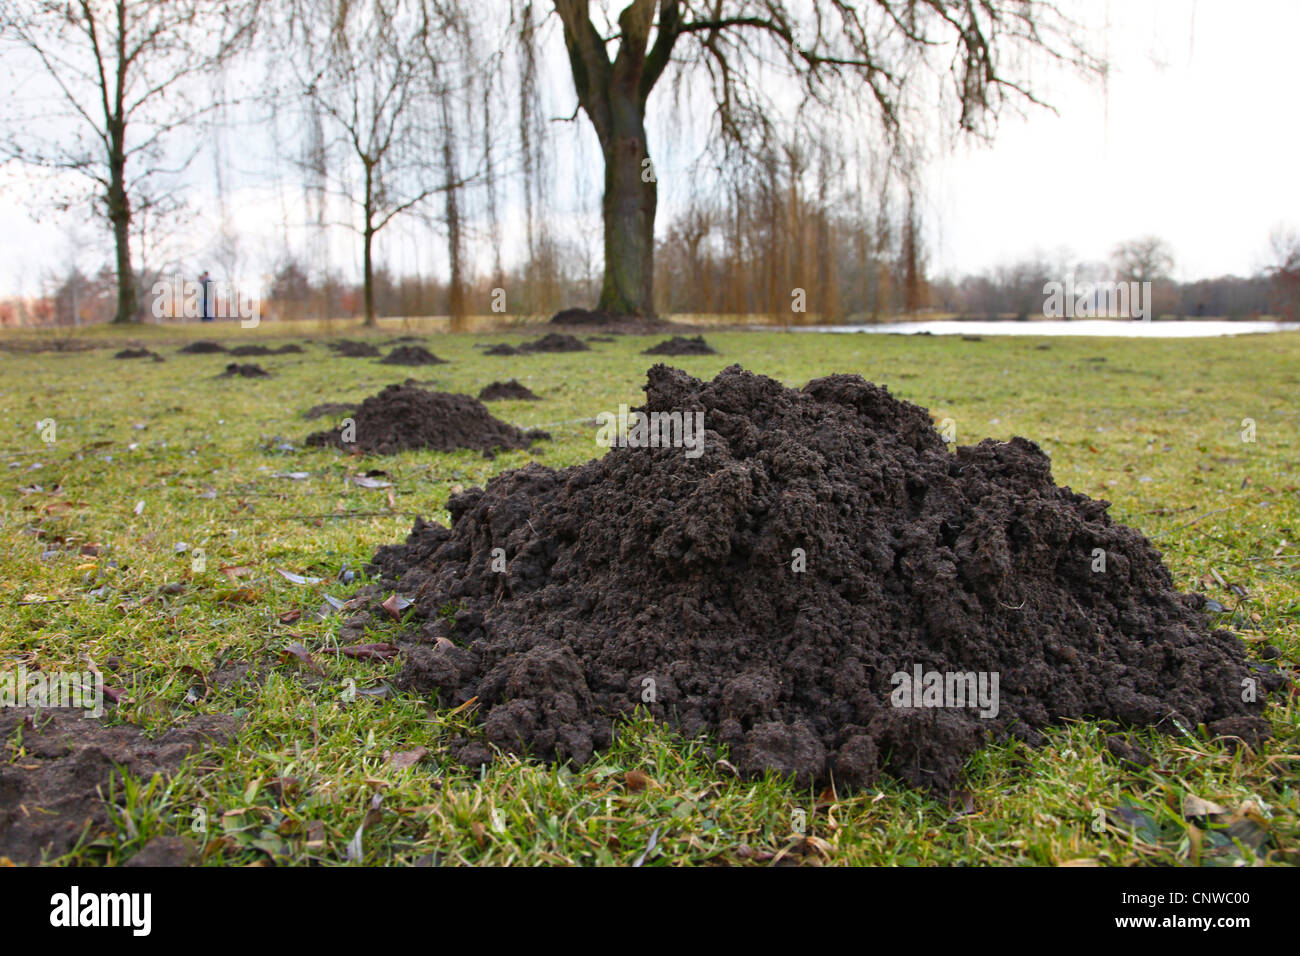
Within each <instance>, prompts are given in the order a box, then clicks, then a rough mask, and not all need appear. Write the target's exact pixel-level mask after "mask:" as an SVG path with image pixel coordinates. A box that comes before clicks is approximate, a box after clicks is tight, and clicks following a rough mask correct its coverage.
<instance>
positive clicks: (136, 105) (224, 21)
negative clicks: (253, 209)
mask: <svg viewBox="0 0 1300 956" xmlns="http://www.w3.org/2000/svg"><path fill="white" fill-rule="evenodd" d="M258 8H259V3H258V0H236V2H228V0H227V2H219V0H80V2H65V0H12V2H11V3H6V4H5V6H4V7H3V8H0V38H3V41H4V43H5V44H6V45H9V46H11V47H16V48H18V50H19V51H21V53H22V54H24V55H25V57H24V60H25V62H26V63H29V64H30V66H31V68H32V69H31V72H32V73H33V74H35V75H36V76H43V77H44V78H45V82H46V83H47V84H49V85H51V87H52V90H51V92H52V94H53V98H54V99H55V100H56V101H57V102H58V103H60V104H61V107H62V108H61V109H60V110H57V111H52V112H51V111H49V106H48V103H43V102H41V101H40V100H28V101H27V102H29V103H34V104H35V108H36V109H37V110H38V111H39V113H38V114H37V115H33V116H19V117H15V118H13V119H11V120H10V121H9V122H8V123H6V124H5V125H6V126H7V128H8V129H9V133H8V134H7V135H6V137H5V138H4V139H3V140H0V155H4V156H5V157H7V158H9V159H13V160H19V161H21V162H25V163H31V164H34V165H37V166H40V167H43V168H45V169H47V170H51V171H55V172H71V173H75V174H77V175H79V176H81V177H84V178H85V179H87V180H89V181H90V184H91V188H92V190H93V192H94V195H95V199H96V200H97V202H96V205H95V208H96V209H97V211H98V212H99V213H101V214H102V215H103V216H104V218H105V219H106V220H107V221H108V223H109V226H110V228H111V230H112V235H113V246H114V259H115V264H116V273H117V312H116V315H115V317H114V319H113V321H114V322H131V321H134V320H136V318H137V317H138V315H139V302H138V294H137V284H136V276H135V274H134V272H133V270H132V251H131V239H132V223H133V219H134V217H135V215H136V211H137V209H138V208H139V207H140V206H141V205H142V204H146V203H159V202H161V201H162V199H161V197H160V195H159V193H158V189H157V186H156V183H155V180H156V179H157V178H158V177H160V176H162V175H164V174H167V173H175V172H177V171H179V169H183V168H184V166H186V165H188V162H189V160H190V159H191V158H192V157H193V155H194V153H195V152H196V150H195V149H190V150H188V155H183V156H181V157H180V158H179V159H177V158H176V157H175V156H172V155H169V146H171V145H174V144H172V143H171V142H170V140H171V138H172V134H174V133H176V132H178V131H179V130H181V129H182V128H184V127H186V126H187V125H189V124H192V123H193V122H194V121H195V120H196V119H198V117H199V116H201V115H202V114H203V113H205V112H207V111H208V110H210V109H211V108H212V107H213V106H214V105H215V104H214V103H213V101H212V99H211V97H208V96H204V95H200V91H198V90H197V89H196V88H195V84H192V83H191V82H190V81H191V80H193V79H195V78H197V77H198V76H199V75H200V74H201V73H203V72H205V71H207V70H210V69H212V68H213V67H214V66H216V65H217V64H219V63H220V62H221V61H222V60H223V59H224V58H225V57H227V56H229V55H230V54H231V53H233V52H234V51H235V50H236V49H237V48H239V47H240V46H241V45H242V44H243V43H244V42H245V41H247V40H248V39H249V38H250V37H251V36H252V33H253V29H254V26H255V24H256V15H257V11H258ZM11 102H12V101H11ZM169 161H170V162H171V165H170V166H168V165H167V164H168V163H169Z"/></svg>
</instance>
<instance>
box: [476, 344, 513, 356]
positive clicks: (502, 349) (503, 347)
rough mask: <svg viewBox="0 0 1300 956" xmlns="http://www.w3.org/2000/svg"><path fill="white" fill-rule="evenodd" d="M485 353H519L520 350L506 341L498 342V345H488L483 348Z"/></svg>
mask: <svg viewBox="0 0 1300 956" xmlns="http://www.w3.org/2000/svg"><path fill="white" fill-rule="evenodd" d="M483 354H484V355H518V354H519V350H518V349H517V348H515V347H514V346H513V345H507V344H506V343H505V342H498V343H497V344H496V345H491V346H488V347H487V348H486V349H484V350H483Z"/></svg>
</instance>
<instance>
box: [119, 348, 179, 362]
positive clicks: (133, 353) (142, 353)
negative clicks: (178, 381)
mask: <svg viewBox="0 0 1300 956" xmlns="http://www.w3.org/2000/svg"><path fill="white" fill-rule="evenodd" d="M113 358H115V359H142V358H151V359H153V360H154V361H155V362H165V361H167V360H166V359H165V358H163V357H162V356H161V355H159V354H158V353H157V352H151V351H150V350H149V349H122V351H120V352H114V353H113Z"/></svg>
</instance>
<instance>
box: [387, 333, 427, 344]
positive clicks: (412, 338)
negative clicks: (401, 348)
mask: <svg viewBox="0 0 1300 956" xmlns="http://www.w3.org/2000/svg"><path fill="white" fill-rule="evenodd" d="M423 341H424V339H423V338H421V337H420V336H418V335H399V336H398V337H397V338H395V339H389V340H388V341H387V342H385V343H384V344H385V345H404V344H405V343H407V342H423Z"/></svg>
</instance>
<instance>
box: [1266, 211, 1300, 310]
mask: <svg viewBox="0 0 1300 956" xmlns="http://www.w3.org/2000/svg"><path fill="white" fill-rule="evenodd" d="M1269 246H1270V248H1271V250H1272V253H1273V262H1272V264H1271V265H1269V266H1268V268H1267V269H1266V270H1265V273H1266V274H1267V275H1268V277H1269V280H1270V282H1271V284H1272V287H1273V299H1274V302H1275V303H1276V305H1277V311H1278V313H1279V314H1280V315H1282V316H1283V317H1284V318H1287V319H1294V318H1296V316H1298V315H1300V234H1298V233H1296V231H1295V230H1294V229H1288V228H1285V227H1283V226H1278V227H1277V228H1276V229H1274V230H1273V233H1272V235H1271V236H1269Z"/></svg>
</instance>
